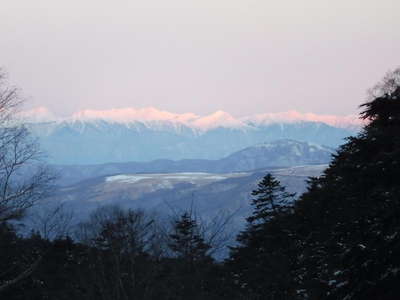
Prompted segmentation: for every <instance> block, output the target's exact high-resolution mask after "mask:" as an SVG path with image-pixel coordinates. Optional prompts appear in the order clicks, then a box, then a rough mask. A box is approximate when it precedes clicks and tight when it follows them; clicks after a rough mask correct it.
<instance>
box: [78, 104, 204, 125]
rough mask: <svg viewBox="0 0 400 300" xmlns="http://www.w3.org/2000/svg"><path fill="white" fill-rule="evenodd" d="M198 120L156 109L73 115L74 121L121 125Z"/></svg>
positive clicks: (115, 110) (191, 115)
mask: <svg viewBox="0 0 400 300" xmlns="http://www.w3.org/2000/svg"><path fill="white" fill-rule="evenodd" d="M196 118H198V116H196V115H195V114H193V113H184V114H174V113H170V112H167V111H162V110H158V109H156V108H154V107H146V108H141V109H135V108H120V109H110V110H89V109H87V110H82V111H79V112H76V113H74V114H73V115H72V117H71V119H72V120H80V121H91V120H106V121H113V122H119V123H131V122H137V121H140V122H151V121H170V122H178V123H187V122H190V121H191V120H193V119H196Z"/></svg>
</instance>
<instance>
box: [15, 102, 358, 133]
mask: <svg viewBox="0 0 400 300" xmlns="http://www.w3.org/2000/svg"><path fill="white" fill-rule="evenodd" d="M20 115H21V117H22V118H23V119H24V120H26V121H28V122H34V123H40V122H49V121H63V122H77V121H78V122H93V121H99V120H101V121H107V122H110V123H122V124H129V123H136V122H141V123H144V124H147V125H149V126H151V125H152V124H157V125H160V124H166V123H168V124H175V125H174V126H177V125H180V126H186V127H190V128H192V129H196V130H203V131H204V130H211V129H215V128H235V129H238V128H243V129H247V128H251V127H258V126H267V125H270V124H274V123H298V122H314V123H325V124H328V125H330V126H333V127H337V128H345V129H350V130H357V129H359V128H360V127H361V126H362V121H361V120H360V119H358V118H357V116H355V115H348V116H334V115H317V114H313V113H301V112H297V111H288V112H280V113H265V114H257V115H253V116H247V117H241V118H236V117H234V116H232V115H231V114H229V113H227V112H225V111H222V110H219V111H216V112H214V113H212V114H209V115H206V116H199V115H196V114H194V113H190V112H189V113H182V114H179V113H171V112H168V111H164V110H159V109H157V108H154V107H145V108H138V109H137V108H132V107H130V108H118V109H110V110H91V109H86V110H82V111H79V112H76V113H74V114H72V116H70V117H67V118H57V117H56V116H55V115H54V114H52V113H51V112H50V111H49V110H48V109H47V108H45V107H39V108H36V109H32V110H30V111H26V112H22V113H21V114H20Z"/></svg>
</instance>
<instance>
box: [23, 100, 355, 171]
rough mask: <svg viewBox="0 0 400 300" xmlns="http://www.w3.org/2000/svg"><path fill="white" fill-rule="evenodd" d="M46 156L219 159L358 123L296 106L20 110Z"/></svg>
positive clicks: (63, 160)
mask: <svg viewBox="0 0 400 300" xmlns="http://www.w3.org/2000/svg"><path fill="white" fill-rule="evenodd" d="M20 118H21V119H22V120H24V121H25V122H28V126H29V128H30V129H31V130H32V132H33V133H34V135H36V136H37V137H38V138H39V140H40V142H41V144H42V147H43V149H44V150H45V151H46V152H47V153H48V155H49V159H50V162H52V163H56V164H101V163H108V162H129V161H139V162H140V161H142V162H143V161H151V160H156V159H172V160H179V159H221V158H223V157H226V156H228V155H229V154H231V153H233V152H236V151H239V150H242V149H244V148H246V147H250V146H254V145H256V144H260V143H265V142H271V141H275V140H279V139H292V140H297V141H302V142H310V143H315V144H319V145H326V146H329V147H333V148H335V147H337V146H338V145H340V144H342V143H343V139H344V138H345V137H347V136H350V135H353V134H355V133H356V132H357V130H358V129H359V128H360V122H359V121H358V120H357V119H356V118H355V117H352V116H347V117H336V116H319V115H315V114H311V113H310V114H302V113H298V112H294V111H291V112H285V113H273V114H271V113H270V114H260V115H255V116H250V117H241V118H235V117H233V116H232V115H230V114H228V113H226V112H223V111H217V112H215V113H213V114H210V115H208V116H198V115H195V114H193V113H185V114H174V113H170V112H166V111H161V110H157V109H155V108H143V109H133V108H127V109H113V110H107V111H98V110H97V111H96V110H84V111H81V112H78V113H75V114H73V115H72V116H70V117H68V118H58V117H55V116H54V115H53V114H52V113H51V112H49V111H48V110H47V109H45V108H39V109H36V110H32V111H28V112H23V113H21V114H20Z"/></svg>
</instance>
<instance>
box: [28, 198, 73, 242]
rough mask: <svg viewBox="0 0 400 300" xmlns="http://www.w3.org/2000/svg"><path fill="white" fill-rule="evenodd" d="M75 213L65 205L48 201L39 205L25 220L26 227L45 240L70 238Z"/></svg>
mask: <svg viewBox="0 0 400 300" xmlns="http://www.w3.org/2000/svg"><path fill="white" fill-rule="evenodd" d="M73 220H74V213H73V211H72V210H70V209H68V208H67V207H66V205H65V203H53V202H52V201H47V202H45V203H39V204H38V205H37V206H36V207H35V209H34V211H33V212H31V213H29V214H28V216H27V218H26V219H24V223H27V224H26V226H27V227H28V228H29V229H30V230H33V231H34V232H37V233H39V234H40V236H41V237H42V238H44V239H48V240H54V239H56V238H63V237H67V236H69V235H70V234H71V233H72V232H71V229H72V227H73Z"/></svg>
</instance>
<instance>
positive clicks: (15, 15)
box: [0, 0, 400, 116]
mask: <svg viewBox="0 0 400 300" xmlns="http://www.w3.org/2000/svg"><path fill="white" fill-rule="evenodd" d="M399 14H400V1H399V0H335V1H332V0H291V1H289V0H240V1H239V0H142V1H138V0H129V1H124V0H113V1H111V0H108V1H101V0H34V1H32V0H1V7H0V66H2V67H4V68H5V69H6V70H7V72H8V74H9V77H10V81H11V82H12V83H14V84H16V85H18V86H19V87H21V88H22V89H23V92H24V96H26V97H27V98H28V100H29V106H42V105H43V106H47V107H48V108H49V109H51V110H53V111H54V112H56V113H58V114H69V113H71V112H73V111H77V110H81V109H85V108H91V109H110V108H120V107H137V108H140V107H146V106H154V107H157V108H160V109H164V110H169V111H173V112H178V113H182V112H187V111H191V112H195V113H198V114H205V113H209V112H212V111H215V110H218V109H222V110H225V111H227V112H230V113H232V114H233V115H236V116H241V115H248V114H253V113H258V112H278V111H287V110H291V109H293V110H298V111H301V112H314V113H326V114H351V113H354V112H356V111H357V106H358V105H359V104H360V103H361V102H362V101H363V100H364V99H365V93H366V89H367V88H369V87H371V86H372V85H373V84H374V83H376V82H377V81H378V80H379V79H380V78H381V77H382V76H383V75H384V73H385V72H386V71H387V70H388V69H394V68H395V67H397V66H399V65H400V18H399Z"/></svg>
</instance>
